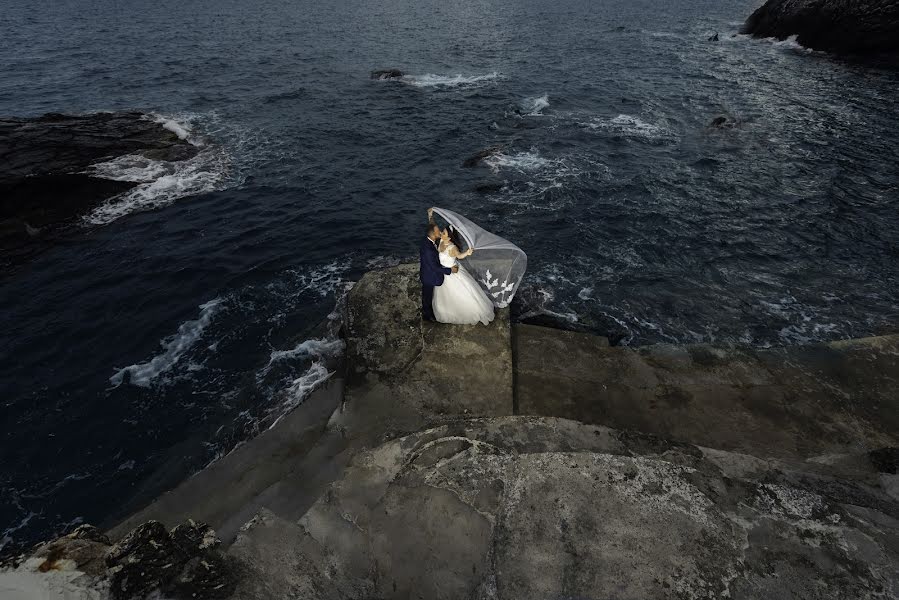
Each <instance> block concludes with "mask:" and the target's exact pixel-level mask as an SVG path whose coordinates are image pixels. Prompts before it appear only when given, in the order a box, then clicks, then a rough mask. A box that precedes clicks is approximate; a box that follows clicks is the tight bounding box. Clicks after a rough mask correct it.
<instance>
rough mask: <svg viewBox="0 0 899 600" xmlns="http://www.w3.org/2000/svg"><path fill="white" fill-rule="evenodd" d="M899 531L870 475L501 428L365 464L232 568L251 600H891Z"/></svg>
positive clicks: (246, 547)
mask: <svg viewBox="0 0 899 600" xmlns="http://www.w3.org/2000/svg"><path fill="white" fill-rule="evenodd" d="M897 519H899V504H897V502H896V500H895V499H894V498H891V497H890V496H888V495H887V494H885V493H884V492H883V490H882V489H881V488H880V487H879V486H878V484H877V483H876V480H875V479H871V476H870V474H869V473H858V474H857V479H845V478H842V477H841V478H837V477H835V476H834V475H833V474H832V473H831V472H830V471H829V469H828V468H827V467H825V466H822V465H820V464H806V463H787V462H778V461H763V460H760V459H757V458H754V457H750V456H745V455H740V454H734V453H728V452H722V451H714V450H708V449H705V448H701V447H697V446H692V445H670V444H667V443H664V442H663V441H659V440H656V439H653V438H651V437H650V438H647V437H645V436H640V435H636V434H626V433H622V432H618V431H615V430H611V429H608V428H605V427H597V426H590V425H584V424H580V423H576V422H573V421H567V420H563V419H540V418H527V417H505V418H495V419H484V420H473V421H468V422H465V423H454V424H448V425H444V426H441V427H438V428H436V429H431V430H426V431H422V432H419V433H416V434H413V435H410V436H407V437H404V438H400V439H397V440H393V441H391V442H388V443H386V444H384V445H382V446H380V447H378V448H375V449H373V450H370V451H365V452H363V453H361V454H359V455H358V456H357V457H356V459H355V460H354V461H353V464H352V466H351V467H350V468H349V469H347V471H346V473H345V474H344V476H343V477H342V478H341V479H340V480H339V481H338V482H336V483H335V484H334V485H333V486H332V488H331V489H330V490H329V491H328V492H327V493H326V494H324V495H323V496H322V498H321V499H320V500H319V501H318V502H317V503H316V504H315V505H314V506H313V507H312V508H311V509H310V510H309V511H308V512H307V513H306V515H305V516H304V517H303V518H302V519H301V520H300V521H299V523H291V522H285V521H283V520H281V519H279V518H278V517H276V516H275V515H273V514H271V513H267V512H263V513H262V514H260V515H259V516H257V518H256V519H254V520H253V521H252V522H250V523H249V524H248V525H247V526H246V527H245V528H244V530H243V531H242V532H241V533H240V534H239V536H238V539H237V541H236V542H235V543H234V545H233V546H232V548H231V550H230V552H231V554H232V555H233V556H234V557H235V558H237V559H238V560H240V561H241V562H242V564H243V565H244V568H245V569H247V577H246V578H245V579H244V580H243V581H242V582H241V583H240V584H239V586H238V589H237V592H236V594H235V597H237V598H246V599H255V598H271V597H303V598H328V599H338V598H339V599H344V598H410V597H420V598H434V599H439V598H447V599H449V598H484V599H486V598H492V599H501V598H510V599H516V600H519V599H527V598H616V599H620V600H625V599H630V598H633V599H641V600H642V599H644V598H677V599H683V598H720V597H730V598H747V599H749V598H753V599H754V598H771V599H776V598H834V599H836V598H846V599H850V598H851V599H861V598H884V597H886V598H895V597H897V596H896V594H897V591H899V587H897V586H899V572H897V570H896V569H895V566H896V565H897V564H899V563H897V561H899V547H897V545H896V540H897V536H899V520H897Z"/></svg>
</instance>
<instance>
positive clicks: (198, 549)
mask: <svg viewBox="0 0 899 600" xmlns="http://www.w3.org/2000/svg"><path fill="white" fill-rule="evenodd" d="M170 535H171V538H172V545H173V546H174V548H175V550H176V552H177V553H178V554H179V555H180V557H181V560H184V561H186V560H188V559H189V558H190V557H192V556H197V555H198V554H201V553H204V552H206V551H207V550H212V549H214V548H216V547H218V545H219V544H221V541H220V540H219V539H218V538H217V537H216V536H215V531H214V530H213V529H212V527H210V526H209V525H207V524H206V523H202V522H196V521H187V522H186V523H182V524H180V525H178V526H177V527H175V528H174V529H172V532H171V534H170Z"/></svg>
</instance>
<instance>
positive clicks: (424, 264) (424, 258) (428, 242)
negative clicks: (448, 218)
mask: <svg viewBox="0 0 899 600" xmlns="http://www.w3.org/2000/svg"><path fill="white" fill-rule="evenodd" d="M439 237H440V228H439V227H437V224H436V223H428V236H427V237H426V238H425V239H423V240H422V241H421V246H420V247H419V249H418V254H419V258H420V260H421V268H420V270H419V275H420V277H421V315H422V317H423V318H424V320H425V321H436V320H437V319H436V318H434V306H433V302H434V288H435V287H437V286H438V285H443V278H444V277H446V276H447V275H449V274H450V273H455V272H457V271H458V270H459V267H453V268H452V269H449V268H447V267H444V266H443V265H441V264H440V258H439V256H438V252H437V239H438V238H439Z"/></svg>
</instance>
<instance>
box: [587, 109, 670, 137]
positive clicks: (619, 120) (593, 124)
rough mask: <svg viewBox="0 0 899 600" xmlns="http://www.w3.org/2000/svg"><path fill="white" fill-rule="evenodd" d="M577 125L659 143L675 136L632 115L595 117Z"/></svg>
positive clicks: (663, 128)
mask: <svg viewBox="0 0 899 600" xmlns="http://www.w3.org/2000/svg"><path fill="white" fill-rule="evenodd" d="M579 125H581V126H582V127H585V128H587V129H589V130H592V131H599V132H607V133H612V134H614V135H620V136H623V137H630V138H637V139H645V140H654V141H659V140H669V139H673V138H674V137H675V134H674V133H673V132H672V131H670V130H668V129H666V128H665V127H662V126H660V125H656V124H654V123H649V122H647V121H644V120H642V119H641V118H640V117H636V116H634V115H625V114H621V115H618V116H617V117H612V118H606V117H596V118H593V119H591V120H590V121H587V122H581V123H579Z"/></svg>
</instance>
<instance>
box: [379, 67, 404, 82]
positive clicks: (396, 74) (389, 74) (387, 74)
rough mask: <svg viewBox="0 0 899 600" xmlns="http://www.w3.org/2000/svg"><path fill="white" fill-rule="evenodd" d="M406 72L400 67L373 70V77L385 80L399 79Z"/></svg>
mask: <svg viewBox="0 0 899 600" xmlns="http://www.w3.org/2000/svg"><path fill="white" fill-rule="evenodd" d="M403 75H404V73H403V72H402V71H400V70H399V69H379V70H376V71H372V72H371V78H372V79H378V80H382V81H383V80H385V79H399V78H400V77H403Z"/></svg>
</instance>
